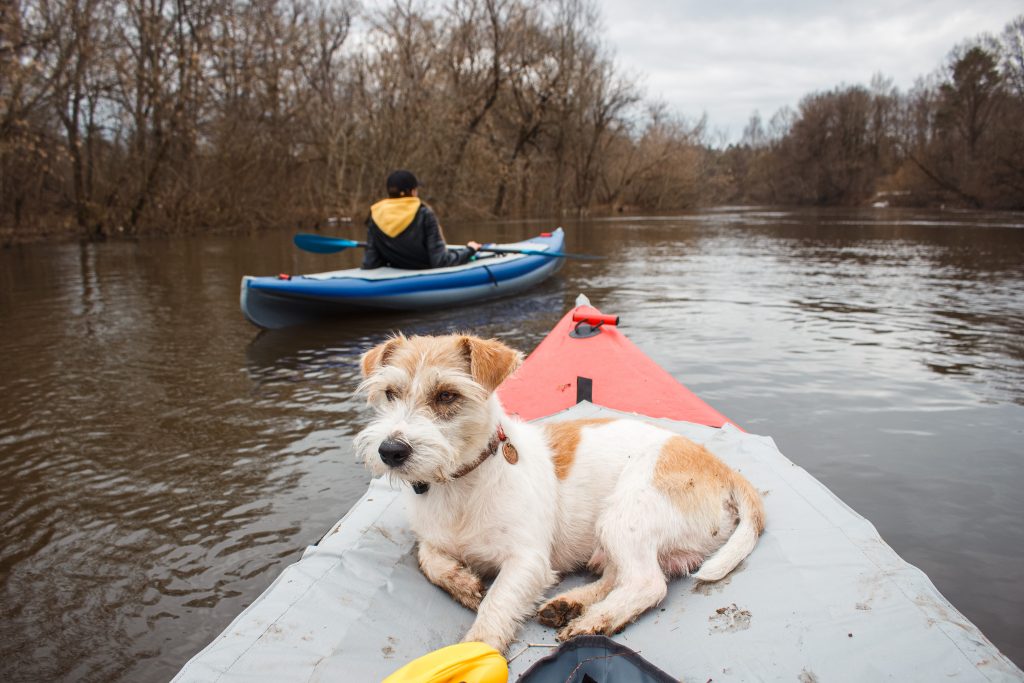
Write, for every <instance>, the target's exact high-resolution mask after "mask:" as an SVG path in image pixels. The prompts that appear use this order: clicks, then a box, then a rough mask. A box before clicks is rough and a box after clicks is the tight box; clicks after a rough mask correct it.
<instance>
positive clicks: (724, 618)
mask: <svg viewBox="0 0 1024 683" xmlns="http://www.w3.org/2000/svg"><path fill="white" fill-rule="evenodd" d="M752 618H753V615H752V614H751V613H750V612H749V611H748V610H745V609H740V608H739V607H737V606H736V603H733V604H731V605H729V606H728V607H719V608H718V609H716V610H715V613H714V614H712V615H711V616H710V617H708V622H709V623H710V624H711V628H709V629H708V634H709V635H714V634H715V633H735V632H736V631H745V630H747V629H748V628H750V620H751V619H752Z"/></svg>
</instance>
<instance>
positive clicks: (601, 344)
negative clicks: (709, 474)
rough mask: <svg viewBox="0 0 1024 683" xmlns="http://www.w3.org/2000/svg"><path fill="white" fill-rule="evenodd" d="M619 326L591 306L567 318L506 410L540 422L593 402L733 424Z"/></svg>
mask: <svg viewBox="0 0 1024 683" xmlns="http://www.w3.org/2000/svg"><path fill="white" fill-rule="evenodd" d="M618 320H619V319H618V317H617V316H612V315H604V314H603V313H601V311H599V310H597V309H596V308H594V307H593V306H590V305H588V304H584V305H579V306H577V307H576V308H574V309H573V310H571V311H569V312H568V313H566V314H565V316H564V317H563V318H562V319H561V320H560V321H559V323H558V324H557V325H555V327H554V329H552V330H551V332H549V333H548V335H547V337H545V338H544V340H543V341H542V342H541V343H540V345H539V346H537V348H536V349H535V350H534V352H533V353H531V354H530V355H529V357H528V358H527V359H526V361H525V362H524V363H523V365H522V367H521V368H519V370H518V371H517V372H516V373H515V374H514V375H512V376H511V377H509V378H508V379H507V380H505V382H504V383H503V384H502V385H501V386H500V387H499V388H498V396H499V397H500V398H501V402H502V405H503V406H504V407H505V410H506V411H508V412H509V413H514V414H517V415H519V417H521V418H522V419H524V420H533V419H535V418H538V417H544V416H546V415H551V414H553V413H557V412H559V411H562V410H565V409H566V408H569V407H571V406H573V405H574V404H576V403H578V402H580V401H581V400H589V401H590V402H591V403H594V404H596V405H600V406H604V407H606V408H613V409H615V410H621V411H625V412H631V413H637V414H640V415H646V416H648V417H662V418H668V419H672V420H684V421H686V422H695V423H698V424H703V425H708V426H710V427H721V426H722V425H723V424H725V423H726V422H730V423H732V421H731V420H729V419H728V418H726V417H725V416H724V415H722V414H721V413H719V412H718V411H717V410H715V409H714V408H712V407H711V406H709V405H708V404H707V403H705V402H704V401H703V400H701V399H700V398H699V397H698V396H697V395H696V394H694V393H693V392H692V391H690V390H689V389H687V388H686V387H684V386H683V385H682V384H680V383H679V382H677V381H676V380H675V378H674V377H672V375H670V374H668V373H667V372H665V370H663V369H662V368H661V367H660V366H659V365H658V364H657V363H655V362H654V361H653V360H651V359H650V358H649V357H648V356H647V355H646V354H644V352H643V351H641V350H640V349H639V348H638V347H637V346H636V345H635V344H633V342H631V341H629V339H628V338H626V336H625V335H624V334H622V333H621V332H619V329H618ZM733 424H734V423H733Z"/></svg>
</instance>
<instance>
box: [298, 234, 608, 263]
mask: <svg viewBox="0 0 1024 683" xmlns="http://www.w3.org/2000/svg"><path fill="white" fill-rule="evenodd" d="M294 242H295V246H297V247H298V248H299V249H303V250H305V251H311V252H313V253H314V254H334V253H337V252H339V251H344V250H345V249H350V248H352V247H365V246H366V242H356V241H355V240H347V239H343V238H341V237H326V236H324V235H314V234H311V233H308V232H303V233H299V234H298V235H296V236H295V239H294ZM478 251H486V252H490V253H492V254H528V255H530V256H549V257H551V258H580V259H601V258H604V257H603V256H591V255H589V254H568V253H566V252H563V251H541V250H539V249H511V248H505V247H491V246H487V245H484V246H483V247H481V248H480V249H478Z"/></svg>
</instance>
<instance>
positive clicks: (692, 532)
mask: <svg viewBox="0 0 1024 683" xmlns="http://www.w3.org/2000/svg"><path fill="white" fill-rule="evenodd" d="M521 362H522V355H521V354H520V353H519V352H517V351H514V350H513V349H511V348H509V347H508V346H506V345H505V344H503V343H501V342H499V341H497V340H493V339H491V340H485V339H481V338H478V337H475V336H470V335H458V334H456V335H448V336H439V337H431V336H413V337H405V336H403V335H397V336H394V337H392V338H390V339H388V340H387V341H385V342H384V343H382V344H380V345H378V346H376V347H374V348H373V349H371V350H369V351H367V352H366V353H365V354H363V356H362V357H361V365H362V374H363V378H364V379H363V382H362V383H361V384H360V391H362V392H365V393H366V395H367V400H368V403H369V404H370V405H371V406H373V407H374V408H375V410H376V417H375V418H374V419H373V420H372V421H371V422H370V423H369V424H368V425H367V426H366V427H365V428H364V429H363V430H362V431H360V432H359V434H358V435H357V436H356V438H355V448H356V452H357V457H361V458H362V459H363V460H364V461H365V462H366V463H367V464H368V466H369V468H370V469H371V471H372V472H373V473H374V474H376V475H382V476H388V477H391V478H392V479H393V480H400V481H403V482H406V483H408V484H410V485H411V489H410V490H409V492H408V494H407V495H409V496H410V498H411V513H412V514H411V520H410V522H411V526H412V529H413V531H414V532H415V534H416V536H417V539H418V544H417V553H418V560H419V566H420V569H421V570H422V572H423V574H424V575H425V576H426V578H427V579H428V580H429V581H430V582H431V583H433V584H435V585H437V586H439V587H440V588H442V589H444V590H445V591H447V592H448V593H449V594H450V595H451V596H452V597H453V598H455V600H457V601H458V602H459V603H461V604H462V605H464V606H465V607H468V608H469V609H471V610H475V611H476V612H477V616H476V619H475V621H474V622H473V625H472V627H471V628H470V629H469V632H468V633H467V634H466V636H465V639H464V641H482V642H484V643H487V644H489V645H491V646H493V647H495V648H496V649H498V650H499V651H502V652H506V651H507V648H508V646H509V645H510V644H511V643H512V641H513V640H514V639H515V635H516V632H517V629H518V628H519V625H520V624H521V623H522V622H523V621H524V620H525V619H527V618H529V617H531V616H532V615H534V614H535V613H536V615H537V617H538V620H539V621H540V622H541V623H542V624H544V625H546V626H550V627H554V628H558V629H560V630H559V631H558V633H557V637H558V639H559V640H563V641H564V640H567V639H569V638H572V637H573V636H576V635H581V634H606V635H611V634H614V633H617V632H619V631H620V630H622V629H623V628H624V627H625V626H626V625H627V624H628V623H630V622H631V621H633V620H635V619H636V618H637V617H638V616H639V615H640V614H641V613H643V612H644V611H646V610H648V609H649V608H651V607H653V606H655V605H657V604H658V603H659V602H661V600H662V599H663V598H664V597H665V595H666V593H667V590H668V588H667V581H668V577H672V576H680V575H688V574H691V573H692V575H693V577H694V578H695V579H697V580H700V581H717V580H719V579H721V578H722V577H724V576H725V575H726V574H728V573H729V572H730V571H732V570H733V569H734V568H735V567H736V565H738V564H739V563H740V561H742V560H743V559H744V558H745V557H746V556H747V555H748V554H750V552H751V551H752V550H753V548H754V546H755V544H756V543H757V539H758V537H759V536H760V534H761V532H762V531H763V530H764V508H763V505H762V502H761V497H760V495H759V494H758V492H757V490H756V489H755V488H754V487H753V486H751V484H750V483H749V482H748V481H747V480H746V479H744V478H743V477H742V476H740V475H739V474H738V473H736V472H735V471H733V470H732V469H730V468H729V467H728V466H727V465H725V464H724V463H723V462H721V461H720V460H718V459H717V458H716V457H715V456H714V455H712V454H711V453H710V452H709V451H707V450H706V449H705V448H704V447H703V446H699V445H697V444H695V443H693V442H692V441H689V440H688V439H685V438H684V437H682V436H679V435H677V434H675V433H673V432H670V431H668V430H665V429H662V428H660V427H656V426H654V425H651V424H649V423H645V422H642V421H639V420H633V419H600V420H599V419H594V420H573V421H563V422H549V423H546V424H543V425H533V424H529V423H525V422H522V421H520V420H518V419H514V418H512V417H509V416H508V415H506V414H505V412H504V410H503V409H502V407H501V404H500V402H499V400H498V398H497V396H496V395H495V389H496V388H497V387H498V385H499V384H501V382H502V381H503V380H504V379H505V378H506V377H508V376H509V375H510V374H511V373H512V372H513V371H514V370H515V369H516V368H517V367H518V366H519V365H520V363H521ZM584 567H589V568H590V569H592V570H593V571H594V572H595V573H599V574H600V578H598V579H597V580H596V581H594V582H593V583H590V584H588V585H584V586H581V587H579V588H574V589H572V590H569V591H567V592H565V593H562V594H561V595H558V596H556V597H554V598H552V599H550V600H548V601H547V602H545V603H543V604H542V605H540V608H539V609H537V605H538V604H539V603H540V601H541V600H542V598H543V597H544V594H545V592H546V591H547V589H548V588H550V587H551V586H552V585H553V584H554V583H555V582H556V580H557V577H558V575H559V574H562V573H567V572H573V571H577V570H579V569H582V568H584ZM698 567H699V570H698ZM491 577H493V579H494V580H493V583H491V585H490V587H489V589H486V590H485V584H484V579H485V578H491Z"/></svg>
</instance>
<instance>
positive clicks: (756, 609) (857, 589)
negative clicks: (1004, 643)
mask: <svg viewBox="0 0 1024 683" xmlns="http://www.w3.org/2000/svg"><path fill="white" fill-rule="evenodd" d="M616 414H617V413H615V412H614V411H610V410H607V409H604V408H599V407H596V406H593V405H590V404H586V403H584V404H580V405H578V406H576V407H574V408H571V409H570V410H568V411H565V412H563V413H559V414H557V415H554V416H551V417H549V418H546V419H547V420H552V419H554V420H560V419H570V418H577V417H594V416H599V415H604V416H607V415H616ZM641 419H645V418H641ZM650 421H652V422H656V423H659V424H662V425H664V426H666V427H668V428H670V429H673V430H674V431H677V432H679V433H681V434H684V435H685V436H688V437H689V438H691V439H693V440H695V441H698V442H701V443H704V444H706V445H707V446H708V447H709V448H710V449H711V450H712V451H713V452H714V453H715V454H716V455H718V456H719V457H720V458H722V459H723V460H724V461H726V462H727V463H729V464H730V465H731V466H732V467H734V468H736V469H738V470H739V471H740V472H742V473H743V474H744V475H745V476H746V477H747V478H748V479H749V480H750V481H751V482H753V484H754V485H755V486H756V487H757V488H758V489H760V490H761V491H762V493H763V495H764V501H765V507H766V511H767V529H766V531H765V533H764V535H763V536H762V537H761V540H760V541H759V543H758V545H757V547H756V548H755V550H754V552H753V553H752V554H751V555H750V557H748V558H747V559H746V560H745V561H744V562H743V563H741V564H740V566H739V567H737V568H736V570H735V571H734V572H733V573H732V574H730V575H729V576H728V577H726V578H725V579H723V580H722V581H721V582H719V583H718V584H709V585H703V586H698V585H694V582H693V581H692V580H691V579H689V578H684V579H674V580H673V581H672V583H671V584H670V585H669V593H668V597H667V598H666V599H665V601H664V602H663V603H662V604H661V605H660V606H659V607H657V608H655V609H653V610H651V611H650V612H648V613H647V614H644V615H643V616H641V617H640V619H639V620H638V621H637V622H636V623H635V624H632V625H631V626H629V627H627V628H626V630H625V631H623V632H622V633H620V634H619V635H617V636H615V640H617V641H618V642H621V643H622V644H624V645H626V646H627V647H629V648H631V649H633V650H636V651H638V652H639V653H640V654H641V655H642V656H643V657H644V658H645V659H647V660H648V661H650V662H651V663H652V664H654V665H655V666H657V667H658V668H660V669H662V670H664V671H666V672H667V673H669V674H672V675H674V676H678V677H679V678H680V679H684V680H687V681H691V680H693V681H707V680H708V679H713V680H714V681H716V683H717V682H719V681H757V680H784V681H794V680H817V681H823V682H826V683H827V682H831V681H876V680H901V681H907V680H915V681H939V680H950V679H952V680H961V681H1007V680H1012V681H1022V680H1024V673H1022V672H1021V670H1020V669H1018V668H1017V667H1016V666H1015V665H1014V664H1013V663H1012V662H1010V661H1009V660H1008V659H1006V658H1005V657H1004V656H1003V655H1002V654H1001V653H1000V652H999V651H998V650H997V649H996V648H995V647H994V646H993V645H992V644H991V643H990V642H989V641H988V640H987V639H986V638H985V636H984V635H982V634H981V632H980V631H979V630H978V629H977V628H976V627H975V626H974V625H973V624H971V623H970V622H969V621H968V620H967V619H966V618H965V617H964V616H963V615H961V614H960V613H959V612H958V611H957V610H956V609H955V608H954V607H953V606H952V605H950V603H949V602H947V601H946V599H945V598H943V597H942V595H940V594H939V592H938V591H937V590H936V588H935V586H933V585H932V583H931V581H930V580H929V579H928V577H927V576H925V575H924V574H923V573H922V572H921V571H920V570H918V569H917V568H915V567H913V566H911V565H909V564H907V563H906V562H904V561H903V560H902V559H900V557H899V556H898V555H896V553H895V552H894V551H893V550H892V549H891V548H890V547H889V546H888V545H886V544H885V542H884V541H883V540H882V539H881V538H880V537H879V535H878V532H876V531H875V528H874V527H873V526H872V525H871V523H870V522H868V521H867V520H865V519H864V518H863V517H861V516H860V515H858V514H857V513H856V512H854V511H853V510H851V509H850V508H849V507H847V506H846V504H844V503H843V502H842V501H841V500H839V499H838V498H837V497H836V496H835V495H833V494H832V493H831V492H830V491H829V490H828V489H826V488H825V486H824V485H822V484H821V483H820V482H818V481H817V480H816V479H814V478H813V477H811V476H810V475H809V474H808V473H807V472H806V471H805V470H804V469H802V468H800V467H798V466H796V465H794V464H793V463H792V462H790V461H789V460H788V459H787V458H786V457H785V456H783V455H782V454H781V453H779V451H778V450H777V449H776V447H775V444H774V442H773V441H772V440H771V439H769V438H767V437H762V436H755V435H753V434H746V433H744V432H741V431H739V430H737V429H734V428H731V427H729V426H727V427H726V428H724V429H714V428H710V427H704V426H700V425H695V424H690V423H683V422H669V421H664V420H650ZM577 462H579V461H577ZM584 579H585V577H581V576H571V577H568V578H567V579H566V580H565V581H564V582H563V584H562V587H564V586H570V585H577V584H579V583H580V582H581V581H583V580H584ZM558 589H559V588H554V589H552V592H551V593H552V594H554V592H555V591H557V590H558ZM473 616H474V615H473V613H472V612H470V611H469V610H467V609H464V608H463V607H461V606H459V605H458V604H456V603H455V602H454V600H452V599H451V598H450V597H449V596H448V595H447V594H446V593H444V592H443V591H441V590H440V589H438V588H435V587H434V586H432V585H431V584H430V583H428V582H427V580H426V579H425V578H424V577H423V576H422V575H421V574H420V572H419V570H418V568H417V566H416V559H415V555H414V538H413V536H412V534H411V532H410V531H409V529H408V526H407V524H406V516H405V503H404V495H400V494H399V492H397V491H394V490H392V489H391V488H390V486H389V485H388V484H387V483H386V482H385V481H383V480H375V481H373V482H372V483H371V484H370V487H369V489H368V490H367V492H366V494H365V495H364V496H363V498H362V499H361V500H360V501H359V502H358V503H357V504H356V505H355V506H353V508H352V509H351V510H350V511H349V513H348V514H347V515H346V516H345V517H344V518H343V519H342V520H341V521H339V522H338V523H337V524H336V525H335V526H334V527H333V528H332V529H331V531H330V532H329V533H328V535H327V536H326V537H325V538H324V539H323V540H322V541H321V542H320V544H319V545H318V546H316V547H310V548H309V549H308V550H307V552H306V553H305V555H304V556H303V558H302V560H300V561H299V562H297V563H295V564H293V565H291V566H289V567H287V568H286V569H285V570H284V571H283V572H282V573H281V575H280V576H279V577H278V578H277V579H276V580H275V581H274V583H273V584H272V585H271V586H270V588H268V589H267V590H266V591H265V592H264V593H263V594H262V595H261V596H260V597H259V598H257V599H256V600H255V601H254V602H253V603H252V604H251V605H250V606H249V607H248V608H247V609H246V610H245V611H244V612H242V614H240V615H239V616H238V617H237V618H236V619H235V620H234V622H232V623H231V625H230V626H228V628H227V629H225V630H224V632H223V633H222V634H221V635H219V636H218V637H217V638H216V639H215V640H214V641H213V642H212V643H210V644H209V645H208V646H207V647H206V648H205V649H204V650H203V651H202V652H200V653H199V654H197V655H196V656H195V657H194V658H192V660H191V661H189V662H188V663H187V664H186V665H185V666H184V668H183V669H182V670H181V671H180V672H179V674H178V676H177V677H176V678H175V679H174V680H175V681H307V680H308V681H379V680H380V679H382V678H384V677H385V676H387V675H388V674H389V673H391V672H392V671H394V670H395V669H397V668H399V667H400V666H402V665H403V664H405V663H406V662H408V661H410V660H412V659H414V658H416V657H418V656H420V655H423V654H425V653H427V652H429V651H431V650H434V649H437V648H440V647H443V646H445V645H450V644H452V643H455V642H458V641H459V640H460V639H461V637H462V636H463V634H464V633H465V632H466V630H467V629H468V628H469V625H470V624H471V623H472V620H473ZM519 640H520V642H518V643H515V644H513V646H512V647H511V649H510V656H513V655H516V654H517V653H520V652H522V654H520V655H519V656H517V657H515V658H514V659H513V660H512V662H511V664H510V670H511V675H510V680H513V681H514V680H515V679H516V678H517V677H518V676H519V675H520V674H521V673H522V672H523V671H525V670H526V669H527V668H528V667H529V665H530V664H531V663H532V662H534V661H536V660H537V659H539V658H540V657H543V656H544V655H545V654H548V653H549V652H550V650H549V649H548V648H546V647H529V648H527V647H526V644H527V643H529V644H554V643H555V639H554V631H553V630H552V629H548V628H545V627H543V626H541V625H540V624H538V623H537V622H536V621H530V622H527V624H525V625H524V627H523V628H522V629H521V631H520V634H519ZM524 649H525V651H524Z"/></svg>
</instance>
